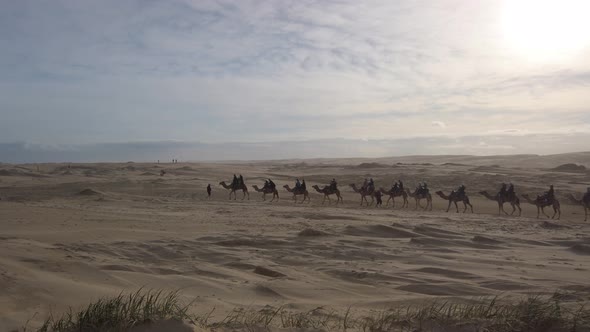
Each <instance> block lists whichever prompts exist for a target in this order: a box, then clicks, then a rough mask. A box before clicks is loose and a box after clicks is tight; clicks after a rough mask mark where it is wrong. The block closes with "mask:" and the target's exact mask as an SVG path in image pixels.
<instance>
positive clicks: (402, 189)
mask: <svg viewBox="0 0 590 332" xmlns="http://www.w3.org/2000/svg"><path fill="white" fill-rule="evenodd" d="M397 182H398V183H399V190H400V191H404V183H403V182H402V180H397Z"/></svg>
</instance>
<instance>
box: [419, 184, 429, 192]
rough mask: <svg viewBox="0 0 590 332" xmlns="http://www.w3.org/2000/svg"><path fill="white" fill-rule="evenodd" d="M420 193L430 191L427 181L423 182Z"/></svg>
mask: <svg viewBox="0 0 590 332" xmlns="http://www.w3.org/2000/svg"><path fill="white" fill-rule="evenodd" d="M420 193H421V194H427V193H428V184H426V182H423V183H421V184H420Z"/></svg>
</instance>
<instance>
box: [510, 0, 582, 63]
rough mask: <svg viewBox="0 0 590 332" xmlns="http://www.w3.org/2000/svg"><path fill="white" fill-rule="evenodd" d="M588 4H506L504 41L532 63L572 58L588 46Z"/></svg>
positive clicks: (530, 0) (578, 0)
mask: <svg viewBox="0 0 590 332" xmlns="http://www.w3.org/2000/svg"><path fill="white" fill-rule="evenodd" d="M589 14H590V0H506V1H505V3H504V10H503V15H502V27H503V29H504V35H505V37H506V40H507V41H508V43H509V44H510V46H511V48H512V49H514V50H515V51H516V52H517V53H519V54H520V55H522V56H524V57H526V58H527V59H529V60H532V61H555V60H561V59H565V58H569V57H571V56H575V55H576V54H577V53H579V52H580V51H581V50H582V49H583V48H585V47H587V46H588V45H590V17H589V16H588V15H589Z"/></svg>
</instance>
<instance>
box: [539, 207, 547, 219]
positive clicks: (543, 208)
mask: <svg viewBox="0 0 590 332" xmlns="http://www.w3.org/2000/svg"><path fill="white" fill-rule="evenodd" d="M539 208H540V209H541V212H542V213H543V215H544V216H545V217H547V218H549V215H548V214H547V213H545V207H543V206H541V207H538V209H539ZM537 215H538V214H537Z"/></svg>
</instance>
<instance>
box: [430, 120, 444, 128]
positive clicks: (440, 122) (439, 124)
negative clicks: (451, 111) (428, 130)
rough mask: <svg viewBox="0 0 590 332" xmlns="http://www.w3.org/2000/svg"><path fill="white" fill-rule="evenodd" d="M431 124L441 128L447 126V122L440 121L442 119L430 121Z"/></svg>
mask: <svg viewBox="0 0 590 332" xmlns="http://www.w3.org/2000/svg"><path fill="white" fill-rule="evenodd" d="M432 125H433V126H434V127H439V128H442V129H445V128H447V124H446V123H444V122H442V121H432Z"/></svg>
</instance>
